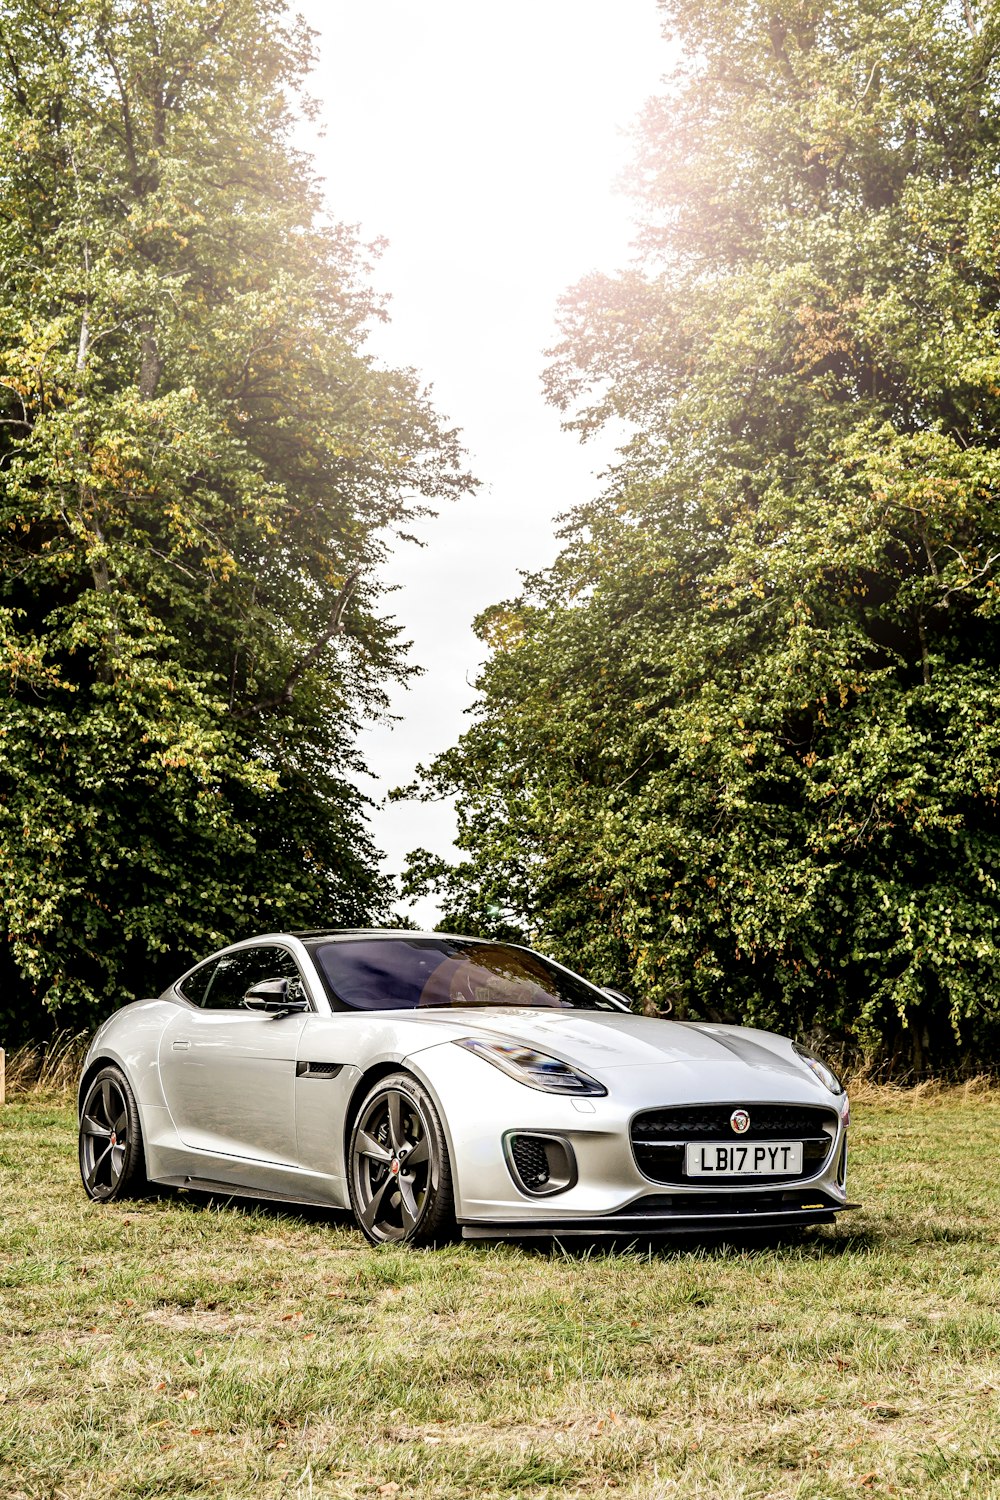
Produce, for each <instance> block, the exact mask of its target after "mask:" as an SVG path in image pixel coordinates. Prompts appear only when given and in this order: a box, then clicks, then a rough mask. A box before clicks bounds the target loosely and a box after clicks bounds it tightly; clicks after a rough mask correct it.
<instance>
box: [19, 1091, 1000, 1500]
mask: <svg viewBox="0 0 1000 1500" xmlns="http://www.w3.org/2000/svg"><path fill="white" fill-rule="evenodd" d="M864 1098H865V1100H866V1102H864V1103H862V1105H861V1106H860V1107H859V1108H857V1110H856V1115H855V1126H854V1141H853V1167H852V1182H851V1187H852V1191H853V1193H854V1194H855V1195H856V1196H860V1197H861V1198H862V1199H863V1200H864V1203H865V1207H864V1208H863V1210H861V1211H860V1212H856V1213H854V1214H852V1215H849V1216H845V1217H844V1218H842V1219H841V1220H840V1222H839V1224H838V1225H837V1227H836V1228H832V1229H825V1230H822V1231H819V1232H815V1233H812V1234H809V1235H804V1236H803V1237H801V1238H800V1239H798V1240H796V1241H792V1242H786V1243H784V1244H774V1243H772V1244H759V1243H758V1244H748V1243H744V1244H742V1245H736V1246H733V1245H729V1246H727V1245H721V1244H717V1243H714V1244H708V1243H702V1244H692V1243H685V1244H683V1245H679V1246H678V1245H673V1246H671V1245H669V1244H668V1245H667V1246H666V1247H662V1248H653V1249H651V1248H650V1247H635V1248H633V1249H631V1250H627V1251H619V1252H616V1253H611V1254H609V1253H607V1252H606V1251H597V1252H595V1251H590V1252H587V1251H574V1252H569V1251H565V1252H564V1251H563V1250H561V1249H560V1248H559V1247H558V1246H556V1247H544V1248H542V1249H533V1250H532V1249H527V1250H526V1249H524V1248H521V1247H517V1246H510V1245H507V1246H503V1245H501V1246H496V1247H482V1246H471V1245H457V1246H455V1247H453V1248H449V1249H445V1250H441V1251H433V1252H424V1253H414V1252H404V1251H394V1250H381V1251H376V1250H373V1249H370V1248H369V1247H367V1246H366V1245H365V1244H364V1242H363V1241H362V1240H361V1238H360V1236H359V1235H357V1234H356V1233H355V1232H354V1231H353V1230H352V1229H350V1228H349V1227H348V1226H347V1225H346V1223H345V1222H343V1221H340V1220H336V1219H331V1218H325V1217H323V1216H320V1215H316V1216H312V1217H309V1216H306V1217H303V1216H301V1215H298V1214H295V1213H284V1212H280V1211H270V1210H262V1209H247V1208H240V1207H238V1206H234V1205H222V1204H219V1203H211V1202H207V1201H206V1200H204V1199H198V1200H192V1199H187V1198H184V1197H180V1196H176V1195H174V1196H164V1197H162V1198H159V1199H153V1200H150V1201H145V1202H141V1203H137V1204H133V1205H127V1206H117V1207H105V1208H102V1207H99V1206H96V1205H93V1204H91V1203H89V1202H88V1201H87V1200H86V1199H85V1198H84V1196H83V1193H82V1191H81V1189H80V1186H79V1182H78V1180H77V1176H76V1163H75V1137H74V1121H73V1116H72V1111H71V1110H70V1109H69V1108H68V1107H66V1106H65V1104H63V1103H61V1102H52V1101H46V1100H45V1099H44V1098H41V1097H38V1096H37V1095H35V1096H30V1095H29V1096H26V1097H23V1098H19V1099H15V1100H14V1102H12V1103H9V1104H8V1105H7V1107H6V1108H5V1109H3V1110H0V1183H2V1203H0V1214H2V1221H0V1233H2V1240H0V1352H2V1361H0V1496H2V1497H3V1500H29V1497H30V1500H42V1497H46V1500H77V1497H84V1496H86V1497H100V1500H105V1497H107V1500H112V1497H113V1500H126V1497H128V1500H138V1497H154V1496H173V1497H189V1496H190V1497H195V1496H206V1495H213V1496H240V1497H242V1496H254V1497H262V1500H271V1497H275V1500H276V1497H283V1496H289V1497H291V1496H302V1497H305V1496H344V1497H361V1496H394V1497H397V1500H405V1497H410V1496H412V1497H421V1500H423V1497H427V1500H430V1497H434V1500H439V1497H440V1500H458V1497H485V1496H524V1497H529V1496H532V1497H534V1496H552V1495H584V1496H589V1495H595V1494H605V1493H607V1494H612V1495H616V1496H621V1497H637V1500H638V1497H641V1500H646V1497H659V1496H681V1497H684V1500H688V1497H691V1500H699V1497H705V1500H709V1497H711V1500H736V1497H741V1500H743V1497H746V1500H749V1497H754V1500H764V1497H773V1500H778V1497H781V1500H784V1497H796V1500H838V1497H853V1500H857V1497H859V1496H865V1495H901V1496H916V1497H920V1496H932V1495H933V1496H949V1497H950V1496H977V1497H978V1496H982V1497H989V1496H998V1497H1000V1423H998V1410H1000V1256H998V1222H1000V1215H998V1210H1000V1171H998V1154H1000V1153H998V1146H1000V1097H998V1096H997V1095H996V1094H995V1093H991V1092H988V1091H983V1092H981V1093H976V1092H975V1091H971V1092H969V1091H967V1092H966V1093H964V1094H963V1093H961V1092H945V1093H939V1094H937V1095H936V1096H932V1097H928V1096H927V1095H926V1093H925V1095H924V1096H923V1097H921V1096H920V1095H919V1094H918V1095H916V1096H914V1095H912V1094H893V1093H891V1092H887V1091H872V1090H869V1092H868V1094H867V1095H866V1096H864Z"/></svg>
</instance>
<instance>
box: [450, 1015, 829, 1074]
mask: <svg viewBox="0 0 1000 1500" xmlns="http://www.w3.org/2000/svg"><path fill="white" fill-rule="evenodd" d="M420 1019H421V1020H422V1021H423V1020H426V1021H431V1022H435V1023H438V1024H440V1025H441V1026H442V1027H444V1026H447V1028H448V1029H449V1031H450V1032H451V1036H449V1038H448V1040H449V1041H450V1040H454V1039H456V1038H458V1037H465V1036H485V1037H489V1036H493V1037H505V1038H509V1039H511V1040H512V1041H519V1042H525V1043H527V1044H528V1045H529V1046H531V1047H535V1048H537V1049H538V1051H539V1052H551V1053H553V1054H555V1055H557V1056H560V1057H562V1058H564V1059H565V1060H566V1061H568V1062H572V1063H575V1064H577V1065H579V1067H581V1068H583V1069H585V1070H591V1071H592V1070H594V1069H600V1070H601V1072H606V1071H607V1070H608V1069H611V1068H626V1067H648V1066H650V1065H651V1064H658V1065H662V1064H663V1063H681V1064H688V1065H690V1064H699V1063H705V1064H712V1063H715V1064H726V1063H729V1064H733V1063H735V1064H742V1065H743V1066H744V1067H746V1068H752V1069H761V1070H764V1071H767V1072H771V1073H784V1074H786V1075H790V1076H792V1077H794V1078H797V1079H799V1080H802V1079H803V1077H806V1078H809V1079H810V1080H811V1075H810V1074H809V1073H808V1071H807V1069H805V1068H804V1067H803V1066H802V1064H801V1063H799V1062H798V1060H797V1059H796V1057H795V1055H794V1053H793V1052H792V1051H791V1047H790V1045H789V1043H788V1041H787V1040H786V1039H785V1038H784V1037H779V1036H774V1035H772V1034H771V1033H770V1032H765V1031H753V1030H750V1029H749V1028H746V1027H740V1026H714V1025H701V1024H698V1023H694V1022H688V1021H665V1020H658V1019H657V1018H655V1017H653V1016H635V1015H629V1014H627V1013H625V1012H622V1013H621V1014H612V1013H610V1012H604V1011H556V1010H551V1011H550V1010H538V1009H531V1010H529V1009H525V1010H514V1009H511V1008H508V1007H505V1006H504V1007H500V1006H498V1007H496V1008H495V1009H494V1008H486V1009H479V1008H478V1007H477V1008H476V1009H475V1010H472V1009H469V1010H467V1011H461V1010H460V1011H456V1010H454V1009H448V1010H440V1011H425V1012H422V1013H420Z"/></svg>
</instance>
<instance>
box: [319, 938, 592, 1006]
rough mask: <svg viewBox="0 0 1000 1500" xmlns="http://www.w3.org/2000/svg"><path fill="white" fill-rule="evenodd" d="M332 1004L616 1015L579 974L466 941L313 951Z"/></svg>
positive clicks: (368, 942) (404, 941)
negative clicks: (608, 1012)
mask: <svg viewBox="0 0 1000 1500" xmlns="http://www.w3.org/2000/svg"><path fill="white" fill-rule="evenodd" d="M313 957H314V958H315V960H316V963H317V966H318V967H319V970H320V973H321V974H322V976H323V978H324V980H325V981H326V984H327V987H328V989H329V990H330V993H331V995H332V997H333V999H334V1000H335V1001H339V1002H340V1004H342V1005H346V1006H348V1007H349V1008H350V1009H351V1010H417V1009H418V1008H420V1007H426V1006H462V1007H465V1006H472V1005H508V1006H519V1007H520V1006H530V1007H532V1008H534V1007H538V1006H545V1007H547V1008H549V1009H556V1010H566V1009H569V1010H611V1011H614V1010H618V1009H619V1007H618V1006H616V1005H615V1004H614V1002H613V1001H611V1000H609V999H607V998H606V997H605V996H604V995H602V994H601V992H600V990H597V989H594V988H593V987H592V986H591V985H589V984H587V983H585V981H584V980H582V979H578V978H577V976H576V975H575V974H569V973H567V972H566V970H564V969H560V968H559V967H558V966H557V965H556V964H553V963H551V962H550V961H549V960H548V959H546V958H542V957H541V955H540V954H538V953H531V952H529V950H528V949H526V948H509V947H507V946H506V944H504V943H486V942H482V943H480V942H474V941H472V940H466V939H462V938H417V937H415V938H398V937H391V938H367V937H366V938H349V939H346V940H342V941H340V942H336V943H329V942H327V943H320V944H318V945H317V946H316V947H315V948H314V949H313Z"/></svg>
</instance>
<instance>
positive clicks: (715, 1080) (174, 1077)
mask: <svg viewBox="0 0 1000 1500" xmlns="http://www.w3.org/2000/svg"><path fill="white" fill-rule="evenodd" d="M848 1113H849V1112H848V1103H847V1096H846V1095H845V1093H844V1090H843V1088H842V1087H841V1084H840V1083H839V1081H838V1080H837V1078H836V1077H835V1076H834V1074H833V1073H831V1071H830V1070H829V1068H827V1067H826V1066H825V1064H824V1063H822V1062H821V1061H820V1060H819V1059H818V1058H817V1057H814V1056H813V1055H812V1054H811V1053H810V1052H808V1051H807V1050H806V1049H805V1048H803V1047H801V1046H799V1045H798V1044H797V1043H795V1042H791V1041H788V1040H787V1039H786V1038H784V1037H781V1036H775V1035H773V1034H771V1033H769V1032H765V1031H753V1030H749V1029H748V1028H745V1027H739V1026H716V1025H709V1024H705V1023H691V1022H679V1021H669V1020H659V1019H654V1018H652V1017H649V1016H641V1015H635V1014H633V1013H632V1012H631V1011H630V1010H629V1009H628V1005H627V1003H626V1001H625V999H624V997H622V996H620V995H618V994H617V993H616V992H614V991H608V990H602V989H599V988H597V987H596V986H595V985H593V984H589V983H588V982H587V981H586V980H584V979H581V978H580V977H579V975H577V974H574V973H572V972H571V971H570V970H569V969H566V968H564V967H563V966H562V965H561V964H558V963H554V962H553V961H552V960H551V959H548V958H543V957H542V956H541V954H538V953H534V952H532V951H531V950H530V949H528V948H521V947H516V946H514V945H511V944H506V943H495V942H489V941H483V940H480V939H475V938H464V937H448V936H444V935H442V934H440V933H416V932H403V931H399V932H383V931H367V932H363V931H349V932H344V931H336V932H286V933H271V934H269V935H268V936H266V937H259V938H252V939H250V940H248V941H246V942H242V943H236V944H234V945H233V946H232V947H229V948H225V949H223V950H222V951H221V952H219V953H216V954H214V955H213V956H212V957H211V958H209V959H206V960H205V962H204V963H201V964H198V965H197V967H196V968H193V969H189V970H188V972H187V973H186V974H183V975H181V977H180V978H179V979H178V980H177V982H176V983H175V984H172V985H171V986H170V987H169V988H168V989H166V990H165V991H164V992H163V994H162V995H160V996H159V998H158V999H155V1000H139V1001H136V1002H135V1003H134V1004H132V1005H126V1006H125V1007H124V1008H123V1009H122V1010H120V1011H117V1012H116V1013H115V1014H114V1015H113V1016H112V1017H111V1018H110V1019H109V1020H108V1021H106V1022H105V1023H104V1025H103V1026H102V1027H101V1029H100V1030H99V1031H98V1033H97V1035H96V1036H95V1037H94V1040H93V1042H92V1043H91V1045H90V1048H89V1050H88V1052H87V1056H86V1059H85V1062H84V1067H83V1075H82V1077H81V1080H80V1169H81V1173H82V1176H83V1182H84V1186H85V1187H86V1190H87V1192H88V1193H89V1194H90V1196H91V1197H92V1198H96V1199H99V1200H102V1201H106V1200H109V1199H115V1198H121V1197H124V1196H126V1195H128V1194H130V1193H134V1192H136V1191H138V1190H140V1189H141V1188H142V1187H143V1186H144V1185H145V1184H146V1183H147V1182H154V1183H164V1184H169V1185H173V1186H176V1187H180V1188H197V1189H201V1190H204V1191H208V1192H212V1193H225V1194H227V1195H229V1194H243V1195H246V1196H249V1197H253V1198H273V1199H277V1200H279V1201H282V1202H288V1203H310V1204H321V1205H326V1206H328V1207H334V1208H350V1209H351V1211H352V1212H353V1214H354V1217H355V1219H356V1220H357V1223H358V1225H359V1227H360V1228H361V1230H362V1231H363V1232H364V1233H365V1234H366V1235H367V1236H368V1238H369V1239H370V1240H372V1241H374V1242H376V1243H377V1242H381V1241H384V1240H394V1241H406V1242H407V1243H409V1244H413V1245H421V1244H430V1243H432V1242H434V1241H436V1240H439V1239H443V1238H446V1237H447V1236H448V1235H449V1234H451V1233H453V1232H454V1231H455V1230H456V1228H457V1230H458V1231H460V1232H461V1234H462V1235H463V1236H465V1237H466V1238H471V1239H474V1238H487V1237H489V1238H492V1237H495V1236H498V1235H510V1236H516V1237H519V1238H520V1237H523V1236H526V1235H544V1236H550V1235H555V1236H559V1237H563V1236H565V1235H569V1234H583V1235H588V1236H592V1235H598V1234H612V1235H635V1234H637V1233H638V1234H650V1233H653V1234H659V1233H663V1232H665V1231H688V1232H690V1231H692V1230H699V1231H700V1230H707V1229H713V1230H719V1229H723V1230H732V1229H733V1228H739V1227H741V1226H755V1227H756V1226H759V1227H768V1228H775V1227H780V1226H783V1225H790V1224H817V1223H828V1222H831V1221H832V1219H833V1215H834V1214H835V1213H836V1212H837V1211H838V1210H839V1209H843V1208H849V1207H852V1206H853V1205H851V1204H849V1203H848V1202H847V1195H846V1188H845V1184H846V1174H847V1124H848Z"/></svg>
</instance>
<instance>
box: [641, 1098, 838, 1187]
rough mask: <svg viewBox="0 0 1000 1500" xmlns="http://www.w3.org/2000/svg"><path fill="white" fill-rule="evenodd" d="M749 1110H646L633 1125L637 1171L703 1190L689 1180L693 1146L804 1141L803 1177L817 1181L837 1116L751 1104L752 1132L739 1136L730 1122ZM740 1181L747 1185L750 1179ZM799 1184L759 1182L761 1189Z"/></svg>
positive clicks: (712, 1106) (739, 1106) (718, 1107)
mask: <svg viewBox="0 0 1000 1500" xmlns="http://www.w3.org/2000/svg"><path fill="white" fill-rule="evenodd" d="M743 1107H744V1106H743V1105H742V1104H739V1103H737V1104H702V1105H694V1106H692V1105H679V1106H671V1107H669V1108H665V1109H647V1110H644V1111H643V1113H642V1114H640V1115H636V1117H635V1119H634V1120H633V1121H632V1151H633V1154H634V1156H635V1161H636V1166H637V1167H638V1168H639V1171H640V1172H642V1173H643V1174H644V1176H646V1177H648V1178H650V1179H651V1181H653V1182H667V1183H671V1184H675V1185H678V1186H680V1185H690V1186H696V1185H697V1186H700V1185H701V1179H698V1178H691V1177H686V1176H685V1174H684V1147H685V1146H686V1145H687V1143H688V1142H689V1141H801V1142H802V1177H803V1178H806V1177H814V1176H815V1175H816V1173H817V1172H820V1171H821V1170H822V1168H823V1166H824V1163H825V1162H826V1160H827V1157H828V1156H829V1155H830V1151H831V1150H832V1148H833V1142H834V1139H835V1137H836V1133H837V1114H836V1111H835V1110H832V1109H823V1108H817V1107H814V1106H811V1105H808V1104H756V1105H754V1104H749V1105H746V1106H745V1107H746V1109H747V1112H748V1113H749V1115H750V1128H749V1130H746V1131H744V1133H743V1134H742V1135H737V1134H736V1133H735V1132H734V1130H733V1127H732V1125H731V1124H730V1123H729V1117H730V1115H731V1114H732V1113H733V1110H734V1109H742V1108H743ZM735 1180H736V1179H734V1181H735ZM739 1180H740V1181H741V1182H742V1183H743V1184H744V1185H745V1184H746V1181H747V1179H746V1178H742V1179H739ZM795 1180H796V1179H795V1178H789V1177H787V1176H782V1177H754V1178H753V1182H754V1183H755V1184H757V1183H760V1184H764V1183H768V1182H784V1183H787V1182H790V1181H792V1182H794V1181H795ZM799 1180H801V1179H799Z"/></svg>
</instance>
